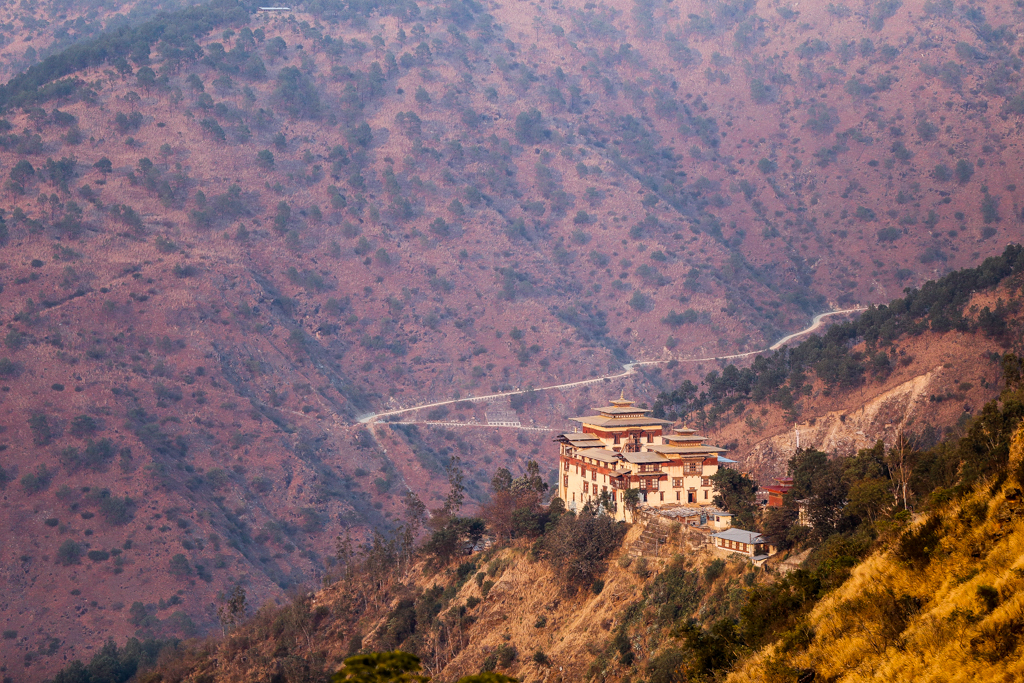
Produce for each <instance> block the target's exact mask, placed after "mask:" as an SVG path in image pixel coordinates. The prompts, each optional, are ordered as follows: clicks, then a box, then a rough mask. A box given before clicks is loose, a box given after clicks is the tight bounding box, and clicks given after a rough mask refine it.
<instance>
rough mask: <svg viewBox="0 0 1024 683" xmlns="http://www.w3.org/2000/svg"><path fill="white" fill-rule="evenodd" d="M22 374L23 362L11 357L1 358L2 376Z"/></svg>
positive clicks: (0, 375)
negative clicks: (17, 361)
mask: <svg viewBox="0 0 1024 683" xmlns="http://www.w3.org/2000/svg"><path fill="white" fill-rule="evenodd" d="M19 374H21V364H20V363H16V362H15V361H12V360H11V359H10V358H0V377H4V378H12V377H17V376H18V375H19Z"/></svg>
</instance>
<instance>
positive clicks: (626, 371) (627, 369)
mask: <svg viewBox="0 0 1024 683" xmlns="http://www.w3.org/2000/svg"><path fill="white" fill-rule="evenodd" d="M864 310H867V308H866V307H864V306H858V307H856V308H846V309H843V310H841V311H828V312H826V313H819V314H818V315H816V316H814V319H813V320H812V321H811V324H810V325H809V326H808V327H805V328H804V329H802V330H800V331H799V332H794V333H793V334H788V335H786V336H785V337H783V338H782V339H780V340H779V341H777V342H775V343H774V344H772V345H771V346H769V347H768V348H767V349H759V350H757V351H747V352H745V353H734V354H732V355H730V356H709V357H707V358H668V359H663V360H644V361H634V362H632V363H626V364H625V365H623V366H622V372H619V373H615V374H611V375H602V376H601V377H591V378H590V379H583V380H578V381H576V382H566V383H564V384H552V385H550V386H546V387H534V388H533V389H532V391H550V390H552V389H572V388H574V387H582V386H585V385H587V384H599V383H601V382H605V381H611V380H613V379H619V378H621V377H628V376H630V375H632V374H633V373H634V372H636V368H638V367H640V366H643V365H660V364H662V363H669V362H671V361H673V360H675V361H677V362H679V363H700V362H706V361H718V360H730V359H733V358H745V357H747V356H753V355H756V354H758V353H764V352H765V351H777V350H778V349H780V348H782V347H783V346H785V345H786V344H788V343H789V342H791V341H793V340H794V339H797V338H799V337H802V336H804V335H805V334H810V333H811V332H814V331H815V330H817V329H818V328H819V327H822V326H823V325H824V322H823V321H824V320H825V318H828V317H830V316H834V315H843V314H845V313H858V312H860V311H864ZM527 391H530V390H527V389H521V390H519V391H505V392H499V393H496V394H485V395H483V396H469V397H466V398H453V399H448V400H444V401H435V402H433V403H423V404H421V405H417V406H412V407H410V408H397V409H395V410H386V411H382V412H379V413H371V414H369V415H364V416H363V417H361V418H359V422H361V423H362V424H371V423H373V422H376V421H377V420H379V419H381V418H384V417H390V416H392V415H402V414H404V413H411V412H414V411H417V410H424V409H426V408H437V407H439V406H447V405H452V404H453V403H461V402H463V401H472V402H473V403H477V402H479V401H489V400H491V399H495V398H503V397H506V396H516V395H518V394H525V393H526V392H527ZM479 426H481V427H486V426H488V425H487V424H486V423H480V425H479Z"/></svg>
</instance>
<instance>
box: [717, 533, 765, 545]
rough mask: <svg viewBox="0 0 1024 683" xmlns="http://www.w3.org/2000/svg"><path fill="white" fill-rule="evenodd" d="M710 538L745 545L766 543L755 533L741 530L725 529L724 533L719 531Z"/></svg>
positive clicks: (762, 537)
mask: <svg viewBox="0 0 1024 683" xmlns="http://www.w3.org/2000/svg"><path fill="white" fill-rule="evenodd" d="M711 537H712V538H721V539H724V540H726V541H733V542H736V543H746V544H747V545H754V544H755V543H767V541H765V540H764V536H762V535H761V534H759V533H757V532H756V531H744V530H743V529H726V530H725V531H719V532H718V533H717V534H711Z"/></svg>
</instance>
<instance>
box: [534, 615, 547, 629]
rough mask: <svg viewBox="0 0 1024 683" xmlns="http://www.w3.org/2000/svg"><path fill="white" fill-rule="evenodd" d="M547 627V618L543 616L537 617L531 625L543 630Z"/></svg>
mask: <svg viewBox="0 0 1024 683" xmlns="http://www.w3.org/2000/svg"><path fill="white" fill-rule="evenodd" d="M547 625H548V618H547V617H546V616H544V615H543V614H542V615H540V616H539V617H537V621H535V622H534V623H533V627H534V628H544V627H545V626H547Z"/></svg>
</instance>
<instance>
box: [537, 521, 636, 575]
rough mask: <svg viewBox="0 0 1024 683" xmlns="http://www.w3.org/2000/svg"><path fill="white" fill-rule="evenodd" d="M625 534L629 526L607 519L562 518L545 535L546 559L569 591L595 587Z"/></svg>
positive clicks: (544, 550) (544, 555) (543, 549)
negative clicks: (607, 560) (608, 558)
mask: <svg viewBox="0 0 1024 683" xmlns="http://www.w3.org/2000/svg"><path fill="white" fill-rule="evenodd" d="M624 533H625V525H623V524H617V523H616V522H615V521H613V520H612V519H611V518H609V517H607V516H605V515H600V516H595V515H593V514H591V513H590V512H589V511H584V512H583V513H581V514H580V515H579V516H575V515H562V516H561V517H560V518H559V519H558V522H557V523H556V524H555V527H554V528H553V529H551V530H550V531H549V532H548V533H547V534H545V536H544V543H543V546H542V549H541V550H542V555H543V557H544V559H545V560H547V561H548V562H549V563H550V564H551V565H552V566H553V567H554V568H555V570H556V572H557V573H558V574H559V575H560V576H561V577H562V580H563V585H564V587H565V589H566V590H567V591H569V592H575V591H577V590H579V589H580V588H583V587H587V586H592V585H593V583H594V581H595V580H596V579H597V578H598V576H599V575H600V574H601V573H602V572H603V571H604V568H605V560H606V558H607V557H608V555H609V554H610V553H611V552H612V551H613V550H614V549H615V548H617V547H618V545H619V543H620V542H621V540H622V535H623V534H624Z"/></svg>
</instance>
